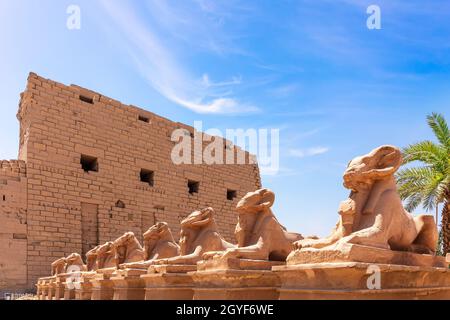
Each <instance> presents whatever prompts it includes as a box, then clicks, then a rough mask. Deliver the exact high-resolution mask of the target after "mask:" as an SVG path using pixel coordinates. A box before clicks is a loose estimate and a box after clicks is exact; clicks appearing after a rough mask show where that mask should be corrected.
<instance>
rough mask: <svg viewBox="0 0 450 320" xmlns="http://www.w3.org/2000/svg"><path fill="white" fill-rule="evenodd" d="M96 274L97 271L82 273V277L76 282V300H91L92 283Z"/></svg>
mask: <svg viewBox="0 0 450 320" xmlns="http://www.w3.org/2000/svg"><path fill="white" fill-rule="evenodd" d="M95 275H96V273H95V272H85V273H82V274H81V276H80V279H79V280H78V281H77V282H76V284H75V300H91V298H92V283H91V280H92V279H93V278H94V276H95Z"/></svg>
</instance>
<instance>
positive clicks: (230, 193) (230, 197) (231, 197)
mask: <svg viewBox="0 0 450 320" xmlns="http://www.w3.org/2000/svg"><path fill="white" fill-rule="evenodd" d="M235 198H237V191H236V190H230V189H228V190H227V200H230V201H233V200H234V199H235Z"/></svg>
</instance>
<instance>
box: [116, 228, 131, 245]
mask: <svg viewBox="0 0 450 320" xmlns="http://www.w3.org/2000/svg"><path fill="white" fill-rule="evenodd" d="M135 239H136V236H135V235H134V233H133V232H126V233H124V234H123V235H122V236H121V237H119V238H117V239H116V240H115V241H114V246H116V247H121V246H126V245H127V244H129V243H130V242H132V241H134V240H135Z"/></svg>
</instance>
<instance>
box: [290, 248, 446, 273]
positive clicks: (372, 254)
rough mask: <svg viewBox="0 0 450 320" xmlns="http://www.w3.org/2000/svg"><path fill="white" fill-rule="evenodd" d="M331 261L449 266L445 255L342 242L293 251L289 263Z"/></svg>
mask: <svg viewBox="0 0 450 320" xmlns="http://www.w3.org/2000/svg"><path fill="white" fill-rule="evenodd" d="M322 262H326V263H330V262H364V263H372V264H377V263H379V264H395V265H402V266H417V267H421V266H422V267H436V268H447V267H448V264H449V263H448V262H446V261H445V258H444V257H439V256H434V255H429V254H417V253H412V252H405V251H393V250H387V249H380V248H375V247H367V246H361V245H355V244H348V243H346V244H340V245H336V246H332V247H330V248H329V249H313V248H306V249H302V250H296V251H294V252H292V253H291V254H290V255H289V257H288V259H287V263H286V264H287V265H299V264H312V263H322Z"/></svg>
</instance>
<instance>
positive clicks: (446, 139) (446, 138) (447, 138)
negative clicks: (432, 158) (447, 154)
mask: <svg viewBox="0 0 450 320" xmlns="http://www.w3.org/2000/svg"><path fill="white" fill-rule="evenodd" d="M427 120H428V125H429V126H430V128H431V129H432V130H433V132H434V134H435V136H436V138H437V139H438V141H439V142H440V143H441V144H442V145H443V146H444V147H445V149H446V150H447V151H450V130H449V128H448V125H447V122H446V121H445V118H444V116H443V115H441V114H438V113H432V114H431V115H429V116H428V117H427Z"/></svg>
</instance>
